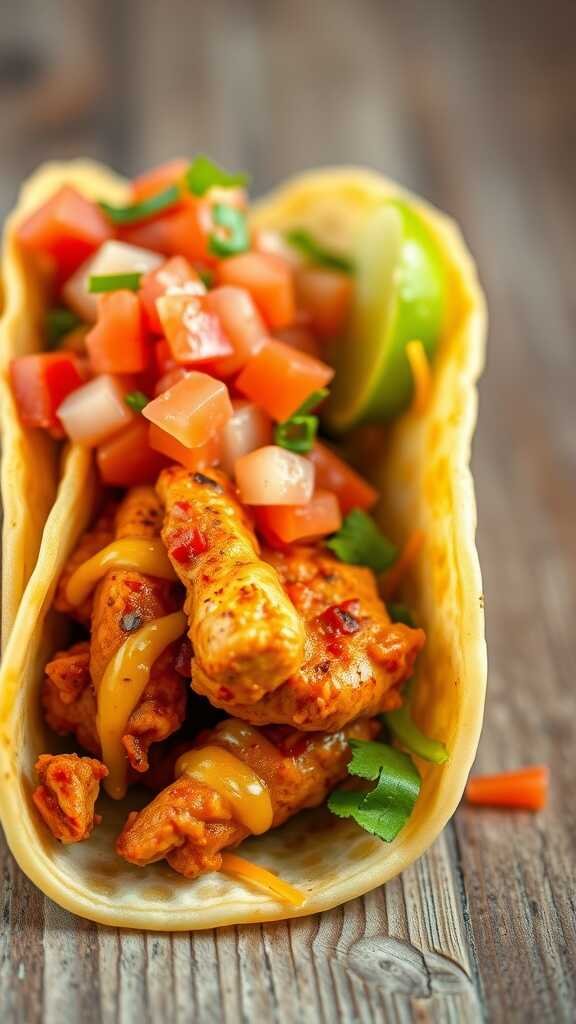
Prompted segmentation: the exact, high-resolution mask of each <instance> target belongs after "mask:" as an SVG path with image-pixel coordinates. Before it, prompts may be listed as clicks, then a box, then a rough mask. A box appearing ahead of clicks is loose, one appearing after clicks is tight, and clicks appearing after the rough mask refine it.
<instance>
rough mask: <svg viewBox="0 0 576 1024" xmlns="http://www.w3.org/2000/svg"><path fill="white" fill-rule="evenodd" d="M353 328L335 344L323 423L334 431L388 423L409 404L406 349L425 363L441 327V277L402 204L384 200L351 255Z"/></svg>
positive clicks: (431, 247)
mask: <svg viewBox="0 0 576 1024" xmlns="http://www.w3.org/2000/svg"><path fill="white" fill-rule="evenodd" d="M354 262H355V266H356V291H355V300H354V309H353V312H352V318H351V328H350V331H349V332H348V334H347V336H346V338H344V339H343V341H342V342H341V344H340V345H339V346H338V349H337V352H336V356H335V368H336V375H335V378H334V382H333V384H332V389H331V393H330V399H329V401H328V402H327V404H326V407H325V412H324V420H325V423H326V426H327V428H328V430H331V431H333V432H334V433H337V434H340V433H344V432H345V431H347V430H350V429H351V428H352V427H355V426H358V424H360V423H374V422H379V421H382V420H387V419H390V418H391V417H392V416H395V415H397V414H398V413H399V412H401V411H402V409H404V408H405V407H406V406H407V405H408V404H409V402H410V399H411V396H412V389H413V382H412V374H411V371H410V365H409V363H408V360H407V358H406V351H405V349H406V344H407V342H409V341H412V340H413V339H418V340H419V341H421V342H422V344H423V346H424V349H425V351H426V353H427V355H428V358H432V357H433V355H434V352H435V350H436V347H437V344H438V339H439V336H440V331H441V328H442V321H443V312H444V299H445V286H446V275H445V269H444V264H443V260H442V256H441V254H440V251H439V249H438V246H437V243H436V241H435V240H434V238H433V237H432V235H431V234H430V232H429V231H428V228H427V227H426V226H425V224H424V223H423V222H422V220H421V219H420V217H419V216H418V214H416V213H415V212H414V210H413V209H411V207H410V206H408V205H407V204H406V203H405V202H401V201H400V200H390V201H389V202H387V203H384V204H383V205H382V206H381V207H379V208H378V209H377V210H376V211H375V212H374V213H373V214H372V215H371V217H370V220H369V221H368V223H367V225H366V227H365V228H364V230H363V232H362V234H361V236H360V238H359V240H358V245H357V251H356V254H355V259H354Z"/></svg>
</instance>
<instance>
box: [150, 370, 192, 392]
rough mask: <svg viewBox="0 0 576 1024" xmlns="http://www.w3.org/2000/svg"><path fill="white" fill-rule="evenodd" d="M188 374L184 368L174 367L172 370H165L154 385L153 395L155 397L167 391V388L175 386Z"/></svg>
mask: <svg viewBox="0 0 576 1024" xmlns="http://www.w3.org/2000/svg"><path fill="white" fill-rule="evenodd" d="M189 373H190V371H189V370H186V369H185V367H184V366H174V367H173V369H171V370H166V373H164V374H162V376H161V377H159V378H158V380H157V381H156V383H155V385H154V395H155V396H156V397H157V396H158V395H161V394H162V392H163V391H168V388H171V387H172V386H173V385H174V384H177V383H178V381H179V380H184V378H185V377H187V376H188V374H189Z"/></svg>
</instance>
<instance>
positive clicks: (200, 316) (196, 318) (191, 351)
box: [156, 294, 234, 366]
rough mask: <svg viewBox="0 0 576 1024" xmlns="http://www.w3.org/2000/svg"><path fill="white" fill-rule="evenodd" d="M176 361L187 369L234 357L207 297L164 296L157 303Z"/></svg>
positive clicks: (161, 321)
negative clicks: (208, 304) (191, 366)
mask: <svg viewBox="0 0 576 1024" xmlns="http://www.w3.org/2000/svg"><path fill="white" fill-rule="evenodd" d="M156 307H157V309H158V316H159V317H160V323H161V324H162V328H163V330H164V334H165V336H166V340H167V342H168V345H169V346H170V350H171V352H172V355H173V356H174V359H175V360H176V362H177V363H179V364H184V365H186V366H190V365H193V364H195V363H206V362H208V361H210V360H214V359H219V358H221V357H222V356H230V355H231V354H232V352H233V351H234V350H233V348H232V345H231V344H230V341H229V340H228V338H227V336H226V334H225V333H224V331H223V329H222V324H221V323H220V320H219V319H218V317H217V316H216V315H215V314H214V313H212V312H211V311H210V309H209V308H208V306H207V296H205V295H172V294H170V295H162V296H161V297H160V298H159V299H158V300H157V303H156Z"/></svg>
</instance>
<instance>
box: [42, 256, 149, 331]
mask: <svg viewBox="0 0 576 1024" xmlns="http://www.w3.org/2000/svg"><path fill="white" fill-rule="evenodd" d="M162 263H164V257H163V256H159V255H158V253H156V252H150V250H149V249H141V248H140V247H139V246H137V245H128V244H127V243H126V242H116V241H114V240H113V241H110V242H104V245H101V246H100V248H99V249H98V252H96V253H94V256H91V257H90V259H89V260H87V261H86V262H85V263H83V264H82V266H81V267H79V268H78V270H77V271H76V272H75V273H74V274H72V277H71V278H70V280H69V281H67V282H66V284H65V285H64V288H63V289H62V297H63V299H64V301H65V303H66V305H68V306H69V307H70V309H72V310H73V311H74V312H75V313H77V314H78V316H79V317H80V319H81V320H85V321H86V322H87V323H91V324H93V323H96V317H97V314H98V303H97V299H98V296H97V295H95V294H92V292H89V291H88V281H89V278H90V277H92V276H95V277H96V276H100V275H107V274H131V273H135V274H147V273H148V271H149V270H156V268H157V267H159V266H161V265H162Z"/></svg>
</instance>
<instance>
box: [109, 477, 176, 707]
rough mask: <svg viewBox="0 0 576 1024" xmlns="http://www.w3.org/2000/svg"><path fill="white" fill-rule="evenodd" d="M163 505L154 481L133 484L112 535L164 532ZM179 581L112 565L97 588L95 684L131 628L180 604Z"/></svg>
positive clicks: (149, 535) (151, 535) (142, 535)
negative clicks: (177, 591) (140, 485)
mask: <svg viewBox="0 0 576 1024" xmlns="http://www.w3.org/2000/svg"><path fill="white" fill-rule="evenodd" d="M161 524H162V507H161V505H160V502H159V500H158V498H157V497H156V493H155V491H154V488H153V487H133V488H131V490H129V491H128V492H127V494H126V496H125V497H124V499H123V501H122V502H121V503H120V505H119V507H118V511H117V513H116V522H115V528H114V537H113V539H114V540H122V539H124V538H126V537H135V538H138V539H142V540H149V539H152V538H155V537H159V536H160V527H161ZM177 606H178V602H177V597H176V586H175V584H173V583H171V582H170V581H169V580H161V579H157V578H155V577H152V576H145V575H143V574H142V573H139V572H136V571H134V570H132V569H112V570H110V572H108V573H107V574H106V576H104V578H103V579H102V580H101V581H100V583H99V584H98V586H97V587H96V590H95V593H94V606H93V610H92V639H91V643H90V672H91V675H92V681H93V683H94V686H95V687H96V689H97V688H98V684H99V682H100V680H101V679H102V676H103V675H104V672H105V670H106V666H107V665H108V662H109V661H110V659H111V658H112V657H113V655H114V654H116V651H117V650H118V648H119V647H121V645H122V644H123V643H124V641H125V640H126V638H127V637H128V636H130V634H131V633H133V632H135V630H137V629H139V628H140V626H143V625H144V623H145V622H150V620H151V619H159V618H161V617H162V616H164V615H168V614H169V613H170V612H173V611H175V610H176V608H177Z"/></svg>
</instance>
